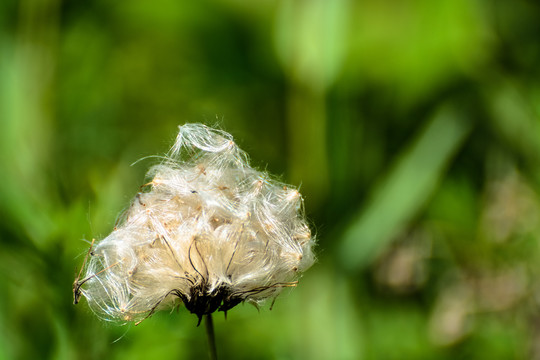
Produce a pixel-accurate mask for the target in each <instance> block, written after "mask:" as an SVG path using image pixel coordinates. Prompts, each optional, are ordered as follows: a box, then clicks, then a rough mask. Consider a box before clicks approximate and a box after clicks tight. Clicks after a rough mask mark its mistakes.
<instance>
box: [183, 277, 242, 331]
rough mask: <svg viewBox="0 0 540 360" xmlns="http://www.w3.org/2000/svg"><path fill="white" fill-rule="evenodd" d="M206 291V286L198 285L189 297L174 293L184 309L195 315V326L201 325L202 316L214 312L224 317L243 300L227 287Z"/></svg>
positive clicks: (192, 289)
mask: <svg viewBox="0 0 540 360" xmlns="http://www.w3.org/2000/svg"><path fill="white" fill-rule="evenodd" d="M208 290H209V287H208V285H206V284H199V285H196V286H193V287H192V288H191V290H190V294H189V297H188V296H186V295H185V294H182V293H180V292H174V294H175V295H176V296H178V297H179V298H180V299H181V300H182V302H183V303H184V306H185V307H186V309H188V310H189V311H190V312H191V313H192V314H195V315H197V317H198V318H199V322H198V323H197V326H199V325H200V324H201V321H202V318H203V316H204V315H208V314H211V313H213V312H215V311H223V312H225V315H226V314H227V311H228V310H230V309H232V308H233V307H235V306H236V305H238V304H239V303H241V302H242V301H243V300H244V298H243V297H240V296H235V295H234V294H233V293H232V292H231V290H230V288H229V287H228V286H220V287H219V288H217V289H216V290H214V291H213V292H212V293H210V292H209V291H208Z"/></svg>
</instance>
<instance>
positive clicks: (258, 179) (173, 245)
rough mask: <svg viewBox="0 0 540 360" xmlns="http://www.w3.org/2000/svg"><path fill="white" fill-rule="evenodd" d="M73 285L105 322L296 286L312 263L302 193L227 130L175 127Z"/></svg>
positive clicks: (198, 309) (252, 298)
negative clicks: (257, 164)
mask: <svg viewBox="0 0 540 360" xmlns="http://www.w3.org/2000/svg"><path fill="white" fill-rule="evenodd" d="M148 177H149V179H151V180H150V182H148V183H147V184H146V185H144V186H143V187H142V191H141V192H140V193H139V194H137V196H135V198H134V199H133V201H132V202H131V205H130V207H129V209H128V210H127V211H126V213H125V214H124V216H123V217H122V220H121V222H120V223H119V225H118V226H117V227H116V228H115V229H114V230H113V232H112V233H111V234H110V235H109V236H107V237H106V238H105V239H103V240H102V241H100V242H99V243H98V244H97V245H96V246H95V247H94V248H93V250H92V251H91V252H90V255H91V256H90V257H89V260H88V263H87V265H86V268H85V277H84V278H83V279H82V280H79V279H77V280H76V282H75V284H74V295H75V302H76V303H77V302H78V300H79V297H80V296H81V295H82V296H84V297H86V299H87V301H88V303H89V305H90V306H91V308H92V309H93V310H94V311H95V312H96V313H98V314H100V315H102V316H103V317H104V318H105V319H108V320H122V321H137V320H141V319H144V318H146V317H147V316H149V315H151V314H152V313H153V312H154V311H155V310H157V309H161V308H166V307H173V306H176V305H177V304H180V303H183V304H184V305H185V306H186V308H187V309H188V310H190V311H191V312H192V313H195V314H197V316H199V319H200V318H201V316H202V315H204V314H209V313H212V312H214V311H216V310H221V311H227V310H228V309H230V308H232V307H233V306H235V305H237V304H238V303H240V302H243V301H248V302H252V303H258V302H260V301H262V300H264V299H267V298H274V297H276V296H277V295H278V294H279V292H280V291H281V290H282V288H283V287H289V286H295V285H296V280H297V279H298V277H299V274H300V273H301V272H303V271H305V270H306V269H307V268H309V267H310V266H311V265H312V263H313V261H314V255H313V252H312V246H313V243H314V241H313V238H312V236H311V232H310V229H309V227H308V225H307V223H306V219H305V217H304V214H303V199H302V196H301V195H300V193H299V192H298V191H297V190H296V189H294V188H293V187H290V186H288V185H284V184H281V183H278V182H276V181H275V180H272V179H271V178H270V177H269V175H268V174H267V173H265V172H260V171H257V170H255V169H253V168H251V167H250V165H249V162H248V158H247V155H246V154H245V153H244V152H243V151H242V150H241V149H239V148H238V146H237V145H236V144H235V143H234V141H233V138H232V136H231V135H229V134H228V133H226V132H223V131H220V130H215V129H212V128H209V127H207V126H205V125H201V124H187V125H184V126H181V127H180V131H179V134H178V137H177V138H176V142H175V144H174V146H173V148H172V149H171V151H170V153H169V154H168V155H167V157H166V158H165V160H164V161H163V163H161V164H160V165H157V166H154V167H152V168H151V169H150V171H149V172H148Z"/></svg>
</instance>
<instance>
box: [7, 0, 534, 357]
mask: <svg viewBox="0 0 540 360" xmlns="http://www.w3.org/2000/svg"><path fill="white" fill-rule="evenodd" d="M539 36H540V4H539V3H538V2H537V1H534V0H515V1H504V0H474V1H470V0H439V1H431V0H406V1H396V0H385V1H378V0H359V1H354V0H304V1H299V0H298V1H297V0H282V1H274V0H257V1H241V0H213V1H210V0H205V1H179V0H155V1H147V0H130V1H107V0H90V1H75V0H71V1H68V0H2V1H0V172H1V174H2V177H1V179H2V180H1V183H0V359H131V360H134V359H204V358H206V356H207V347H206V338H205V334H204V329H203V327H199V328H197V327H196V317H195V316H194V315H191V314H189V313H188V312H187V311H186V310H185V309H180V310H178V311H175V312H172V313H170V314H169V313H158V314H156V315H155V316H153V317H152V318H150V319H148V320H146V321H144V322H143V323H142V324H141V325H139V326H137V327H134V326H129V325H127V326H117V325H115V324H108V323H105V322H102V321H100V320H98V319H97V318H96V317H95V316H94V315H93V314H92V313H91V312H90V310H89V309H88V307H87V305H86V303H85V302H84V301H83V302H81V304H79V305H77V306H74V305H73V304H72V301H73V300H72V293H71V285H72V283H73V280H74V278H75V276H76V274H77V272H78V268H79V267H80V265H81V264H82V261H83V258H84V255H85V253H86V251H87V249H88V246H89V241H90V240H91V239H92V238H96V239H101V238H103V237H105V236H106V235H107V234H108V232H109V231H110V230H111V228H112V227H113V226H114V223H115V221H116V219H117V216H118V214H119V213H120V212H121V211H122V210H123V209H125V208H126V206H127V205H128V203H129V201H130V199H131V198H132V197H133V196H134V195H135V194H136V193H137V191H138V189H139V185H140V184H142V183H143V182H144V179H145V178H144V175H145V171H146V169H147V168H148V167H149V166H150V165H152V164H154V163H155V162H156V159H152V158H148V159H145V160H142V161H139V162H137V163H136V164H134V165H132V164H133V163H135V162H136V161H137V160H139V159H141V158H145V157H147V156H149V155H155V154H158V155H159V154H164V153H165V152H166V151H167V150H168V148H169V146H170V145H171V144H172V141H173V139H174V137H175V135H176V131H177V126H178V125H180V124H183V123H185V122H203V123H206V124H209V125H216V124H217V125H219V126H220V127H221V128H223V129H224V130H227V131H228V132H231V133H232V134H233V135H234V136H235V139H236V140H237V142H238V143H239V145H240V146H241V147H242V148H243V149H244V150H246V151H247V152H248V153H249V154H250V156H251V159H252V162H253V164H255V165H256V166H258V167H259V168H266V169H267V170H268V171H270V172H272V173H275V174H278V175H279V176H280V178H281V179H282V180H283V181H285V182H287V183H291V184H296V185H301V192H302V194H303V195H304V197H305V202H306V211H307V214H308V216H309V218H310V221H311V223H312V224H313V230H314V232H315V233H316V234H317V241H318V246H317V254H318V258H319V260H318V262H317V264H316V265H315V266H314V267H313V268H312V269H310V270H309V271H308V272H306V273H305V275H304V277H303V278H302V279H301V282H300V285H299V286H298V288H296V289H294V290H292V291H287V292H285V293H284V294H283V295H281V296H280V297H279V298H278V300H277V302H276V304H275V306H274V308H273V309H272V310H271V311H270V310H269V309H268V308H269V304H267V306H264V307H262V308H261V310H260V311H257V309H255V308H254V307H251V306H249V305H243V306H242V305H240V306H238V307H237V308H235V309H233V310H232V311H230V312H229V316H228V319H227V320H225V319H223V316H221V314H218V316H216V317H215V322H216V331H217V346H218V352H219V355H220V356H221V358H222V359H490V360H494V359H540V311H539V307H540V280H539V279H540V277H539V275H540V247H539V240H540V239H539V236H540V222H539V220H540V200H539V190H540V77H539V76H540V66H539V64H540V37H539Z"/></svg>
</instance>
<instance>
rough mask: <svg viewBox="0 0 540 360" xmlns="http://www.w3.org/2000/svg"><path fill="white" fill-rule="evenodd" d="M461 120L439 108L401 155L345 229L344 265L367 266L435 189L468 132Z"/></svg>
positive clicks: (342, 249)
mask: <svg viewBox="0 0 540 360" xmlns="http://www.w3.org/2000/svg"><path fill="white" fill-rule="evenodd" d="M462 120H463V119H460V116H459V115H458V114H457V113H456V112H455V111H454V110H453V109H451V108H448V107H445V108H443V109H441V110H440V111H439V112H438V113H437V114H436V115H435V117H434V118H433V120H431V121H430V122H429V124H428V125H427V127H426V128H425V129H424V130H422V132H421V133H420V135H419V136H418V137H417V138H416V139H414V140H413V142H412V144H411V145H410V147H409V149H408V150H406V151H405V152H404V153H403V155H402V156H401V157H400V158H398V159H397V161H396V163H395V164H394V165H393V166H392V169H391V170H390V173H389V174H388V176H387V177H386V178H385V179H384V180H383V181H382V183H381V184H379V186H378V187H377V188H376V189H375V192H374V193H373V196H372V197H371V200H370V201H369V203H368V205H367V207H366V208H365V210H364V211H363V212H361V213H360V215H359V216H357V217H356V218H355V219H354V220H353V221H352V223H351V225H350V227H349V228H348V229H347V230H346V232H345V236H344V238H343V243H342V244H341V247H340V249H339V251H340V258H341V260H342V262H343V265H344V266H345V267H346V268H349V269H359V268H362V267H364V266H365V265H367V264H369V263H370V262H371V261H372V260H373V259H374V258H375V257H376V256H377V255H378V254H379V253H380V252H381V251H382V250H383V249H384V247H385V246H386V245H387V244H388V243H389V241H390V240H391V239H392V236H394V235H395V234H396V232H398V231H399V230H400V229H401V228H402V227H403V226H404V225H405V224H406V223H407V221H409V220H410V219H411V217H412V216H414V215H415V214H416V213H417V211H418V210H419V209H420V207H421V206H422V205H423V204H424V202H425V201H426V200H427V199H428V198H429V196H430V195H431V194H432V193H433V191H434V190H435V188H436V185H437V183H438V181H439V180H440V178H441V177H442V176H443V174H444V171H445V168H446V165H447V164H448V163H449V161H450V159H451V158H452V156H453V155H454V154H455V153H456V151H457V150H458V149H459V148H460V145H461V144H462V143H463V140H464V139H465V137H466V136H467V134H468V133H469V129H470V126H469V124H468V123H467V122H466V121H462Z"/></svg>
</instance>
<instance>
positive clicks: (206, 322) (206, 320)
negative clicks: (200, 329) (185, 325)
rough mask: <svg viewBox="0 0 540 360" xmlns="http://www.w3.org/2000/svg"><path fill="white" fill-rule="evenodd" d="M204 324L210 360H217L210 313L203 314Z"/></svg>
mask: <svg viewBox="0 0 540 360" xmlns="http://www.w3.org/2000/svg"><path fill="white" fill-rule="evenodd" d="M204 325H205V326H204V327H205V328H206V337H207V338H208V348H209V349H210V360H217V351H216V336H215V334H214V321H213V320H212V314H207V315H204Z"/></svg>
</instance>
